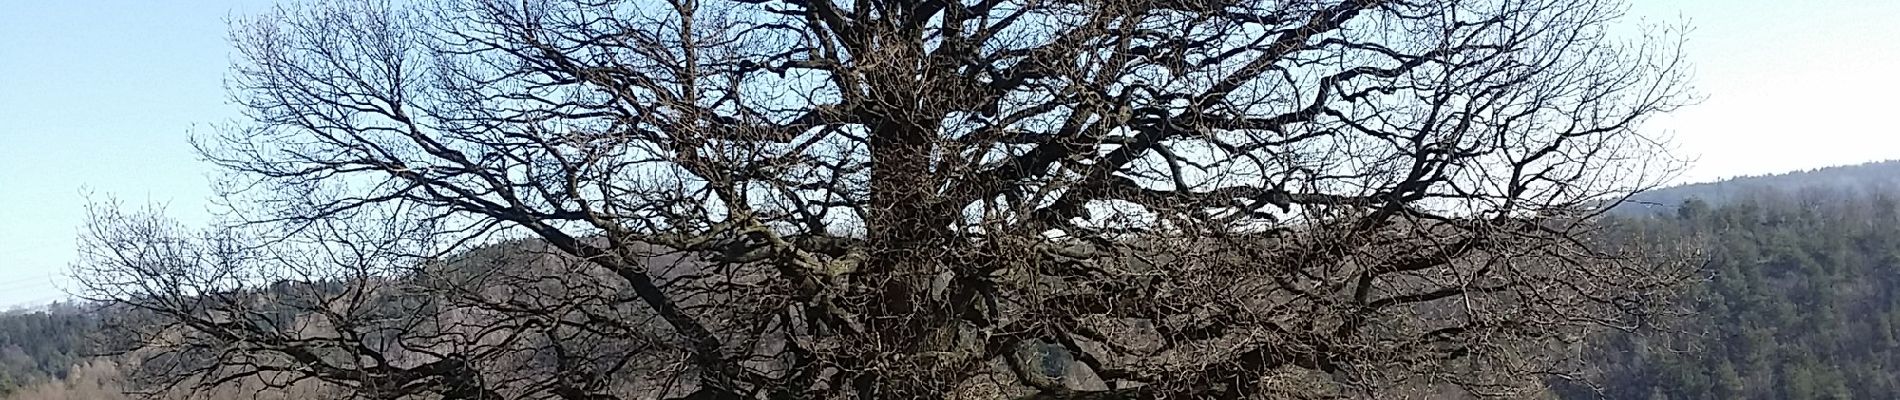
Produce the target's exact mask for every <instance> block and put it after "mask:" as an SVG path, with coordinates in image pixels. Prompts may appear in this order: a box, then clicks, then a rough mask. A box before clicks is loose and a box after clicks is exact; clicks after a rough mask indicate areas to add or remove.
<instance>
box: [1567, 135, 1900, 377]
mask: <svg viewBox="0 0 1900 400" xmlns="http://www.w3.org/2000/svg"><path fill="white" fill-rule="evenodd" d="M1897 177H1900V163H1892V162H1887V163H1877V164H1867V165H1861V166H1854V167H1842V168H1829V169H1822V170H1815V171H1808V172H1803V173H1794V174H1784V175H1775V176H1767V177H1757V178H1746V179H1737V180H1733V181H1729V182H1723V183H1718V184H1711V185H1697V186H1692V187H1685V188H1679V189H1672V190H1669V191H1664V192H1663V193H1661V194H1664V195H1669V196H1672V197H1669V198H1670V199H1679V198H1683V197H1688V198H1690V199H1689V200H1687V201H1683V200H1671V201H1675V202H1676V203H1678V205H1677V206H1675V207H1671V208H1672V209H1673V211H1672V212H1668V213H1656V214H1651V215H1648V216H1634V217H1625V218H1624V219H1622V220H1621V221H1620V223H1621V225H1622V226H1623V227H1624V228H1627V229H1631V230H1641V231H1643V232H1646V233H1647V234H1649V235H1660V236H1662V237H1663V238H1674V239H1676V240H1680V241H1684V242H1693V243H1699V244H1703V245H1705V246H1706V250H1705V251H1706V253H1705V256H1706V257H1707V264H1706V272H1707V274H1708V276H1709V278H1708V280H1707V281H1706V282H1704V283H1703V284H1701V285H1698V286H1696V287H1694V288H1693V289H1692V293H1690V296H1688V298H1690V299H1691V300H1689V301H1688V302H1686V303H1685V304H1683V309H1685V310H1687V311H1689V313H1688V314H1687V316H1686V318H1684V319H1682V320H1680V321H1678V322H1679V325H1673V326H1670V328H1671V329H1669V332H1668V333H1663V334H1642V335H1630V334H1620V335H1608V336H1606V337H1603V338H1601V340H1598V341H1596V342H1595V343H1594V344H1595V346H1596V347H1595V348H1593V349H1592V350H1591V355H1590V358H1591V364H1592V365H1593V366H1594V367H1595V368H1596V369H1597V370H1598V373H1599V374H1600V375H1599V376H1598V377H1599V381H1600V383H1601V384H1602V387H1601V389H1602V391H1601V392H1591V391H1577V392H1571V393H1568V396H1566V397H1569V398H1611V399H1656V400H1664V399H1667V400H1683V399H1849V398H1864V399H1891V398H1900V339H1896V338H1900V190H1896V189H1895V188H1896V185H1894V184H1893V182H1894V181H1895V180H1896V178H1897ZM1701 196H1707V197H1706V198H1707V199H1708V200H1707V201H1704V200H1702V199H1701V198H1700V197H1701Z"/></svg>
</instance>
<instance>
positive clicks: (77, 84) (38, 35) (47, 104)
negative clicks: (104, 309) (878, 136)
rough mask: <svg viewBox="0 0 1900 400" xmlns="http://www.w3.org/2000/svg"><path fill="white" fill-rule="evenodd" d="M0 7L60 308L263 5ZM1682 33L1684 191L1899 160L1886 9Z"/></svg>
mask: <svg viewBox="0 0 1900 400" xmlns="http://www.w3.org/2000/svg"><path fill="white" fill-rule="evenodd" d="M7 3H8V4H6V5H5V6H4V7H0V306H5V305H14V304H24V303H39V302H44V301H47V300H52V299H56V298H59V297H62V293H63V292H62V289H65V288H66V284H64V283H63V282H65V279H64V278H63V275H64V274H65V273H66V270H67V266H68V263H70V262H71V260H72V258H73V256H74V252H75V250H74V240H75V239H76V237H77V234H78V228H79V224H80V223H81V222H82V220H83V218H84V215H83V212H84V210H83V208H82V206H83V205H84V204H85V202H86V200H87V197H86V194H87V193H91V195H92V196H93V198H96V199H103V198H105V197H107V196H110V197H116V198H118V199H121V200H125V201H127V202H130V203H135V204H136V203H144V202H159V203H166V204H168V205H169V206H168V211H170V212H171V213H172V214H174V215H176V216H180V217H183V218H185V219H188V220H191V219H202V218H203V216H204V215H205V209H206V207H207V206H206V203H205V201H204V198H205V197H206V196H207V195H208V194H209V192H208V190H207V177H208V175H207V174H209V173H211V172H212V171H211V170H210V169H209V168H206V167H204V166H203V165H202V164H201V163H199V162H198V161H197V158H196V156H195V155H194V154H193V153H192V151H191V148H190V145H189V144H188V143H187V142H186V139H187V138H188V137H189V136H190V134H191V133H192V132H193V131H195V130H200V131H201V130H203V129H208V125H209V124H215V123H218V122H221V121H225V120H228V119H230V118H234V117H236V116H237V115H236V112H237V110H236V108H235V107H234V106H232V105H230V104H228V103H227V102H226V99H225V92H224V90H223V86H222V85H223V82H222V80H223V77H224V75H225V69H226V68H227V67H228V60H229V58H228V57H227V56H228V54H229V46H227V44H226V42H225V38H224V33H225V20H226V19H227V18H228V17H230V16H234V15H248V14H254V13H257V12H261V11H265V10H266V9H267V8H268V7H269V5H270V4H271V3H272V2H271V1H270V0H200V1H162V2H161V1H130V0H118V1H98V0H58V1H24V0H22V1H9V2H7ZM1635 3H1637V4H1635V5H1634V7H1633V8H1632V10H1631V14H1632V15H1631V16H1632V17H1633V18H1632V21H1634V20H1635V19H1638V18H1640V19H1646V20H1650V21H1657V22H1678V21H1687V22H1689V23H1690V24H1691V25H1693V26H1694V27H1695V30H1694V31H1693V32H1692V36H1691V38H1690V43H1689V44H1688V49H1689V51H1690V55H1689V56H1690V61H1691V62H1692V63H1693V64H1694V65H1695V67H1696V71H1697V75H1696V86H1697V88H1698V89H1699V90H1700V91H1701V92H1702V93H1704V94H1706V95H1707V96H1708V100H1707V101H1706V102H1704V103H1702V104H1701V105H1698V106H1695V107H1691V108H1688V109H1685V110H1683V111H1681V112H1678V113H1677V114H1674V115H1670V116H1667V117H1664V118H1661V119H1659V120H1656V121H1654V122H1653V123H1652V124H1651V125H1650V127H1651V128H1653V129H1655V130H1657V131H1667V132H1670V133H1671V134H1673V136H1674V137H1675V143H1676V144H1677V146H1678V147H1679V149H1680V153H1681V154H1682V155H1684V156H1688V157H1691V158H1694V159H1695V160H1696V161H1697V164H1696V166H1695V167H1694V169H1692V170H1691V171H1690V172H1689V173H1688V174H1687V176H1685V177H1684V179H1685V180H1690V181H1700V180H1709V179H1715V178H1721V177H1728V176H1735V175H1749V174H1761V173H1770V172H1778V171H1786V170H1793V169H1803V168H1813V167H1820V166H1827V165H1839V164H1851V163H1858V162H1864V161H1872V160H1882V159H1894V158H1900V128H1896V127H1895V126H1894V125H1893V124H1891V123H1888V122H1887V121H1889V120H1890V118H1889V117H1888V115H1890V114H1892V113H1897V112H1900V100H1896V99H1895V97H1894V93H1900V24H1894V23H1892V22H1894V21H1900V1H1887V0H1852V1H1849V0H1815V1H1803V2H1793V1H1786V0H1726V1H1725V0H1643V1H1635Z"/></svg>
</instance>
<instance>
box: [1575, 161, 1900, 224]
mask: <svg viewBox="0 0 1900 400" xmlns="http://www.w3.org/2000/svg"><path fill="white" fill-rule="evenodd" d="M1895 188H1900V160H1887V161H1875V162H1868V163H1861V164H1854V165H1842V166H1833V167H1822V168H1814V169H1807V170H1801V171H1793V172H1784V173H1779V174H1770V175H1755V176H1741V177H1734V178H1728V179H1723V180H1719V181H1714V182H1703V183H1691V184H1684V185H1677V186H1670V187H1664V188H1660V189H1656V190H1651V191H1647V192H1643V193H1638V194H1636V195H1635V196H1631V197H1630V199H1629V201H1627V202H1624V203H1623V204H1621V205H1618V206H1617V208H1616V209H1615V210H1613V211H1614V212H1615V213H1617V214H1623V215H1647V214H1654V213H1663V212H1674V210H1675V209H1676V207H1677V206H1679V205H1681V204H1682V202H1683V201H1685V200H1689V199H1692V198H1693V199H1701V200H1702V201H1704V202H1708V203H1709V204H1710V205H1721V204H1724V203H1727V202H1729V201H1730V200H1732V199H1735V198H1737V197H1739V196H1742V195H1744V194H1749V193H1753V192H1759V191H1763V190H1776V191H1786V192H1798V191H1802V190H1807V189H1828V190H1844V189H1861V190H1881V191H1889V192H1894V191H1896V190H1895Z"/></svg>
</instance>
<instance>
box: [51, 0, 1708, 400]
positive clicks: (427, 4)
mask: <svg viewBox="0 0 1900 400" xmlns="http://www.w3.org/2000/svg"><path fill="white" fill-rule="evenodd" d="M1620 7H1621V4H1619V3H1618V2H1616V1H1613V0H1407V1H1400V0H1389V1H1382V0H1302V1H1293V0H1252V1H1249V0H1090V1H1070V0H934V1H931V0H925V1H889V0H857V1H853V2H848V4H846V3H841V2H838V1H835V0H673V1H669V2H648V1H610V0H566V1H545V2H541V1H536V2H520V3H512V2H504V1H496V0H469V1H417V2H413V4H407V3H406V4H403V5H391V4H385V3H382V2H373V1H338V2H324V3H321V4H315V5H309V6H303V7H286V8H283V9H280V10H278V11H277V12H274V13H270V14H267V15H263V16H260V17H256V18H253V19H249V20H245V21H241V22H240V23H238V24H237V25H236V27H235V29H234V37H235V43H236V45H237V48H238V50H239V54H240V57H239V59H238V61H237V63H236V66H235V67H234V68H235V73H234V76H233V79H232V82H231V85H232V87H233V91H234V94H235V98H236V100H237V101H238V102H239V103H241V104H242V105H243V106H244V108H245V110H247V111H248V113H249V121H248V122H247V123H243V124H239V125H235V126H233V127H231V128H229V129H226V130H223V131H222V132H221V134H219V135H216V136H215V137H208V138H205V140H203V141H201V142H200V143H199V144H200V148H201V149H202V151H203V153H204V154H205V155H206V157H207V158H208V159H210V160H211V161H212V162H214V163H216V164H217V165H218V166H220V167H223V168H224V169H225V170H226V171H228V172H229V181H228V182H226V183H228V185H226V186H224V187H225V188H227V189H229V190H227V191H226V192H225V197H224V198H226V199H229V200H230V201H231V204H232V206H233V207H232V210H233V214H232V216H233V217H234V218H235V219H237V220H239V221H241V222H242V224H241V225H240V227H241V228H234V229H237V230H235V231H232V232H245V233H244V234H243V235H242V236H243V237H242V240H240V241H239V242H241V243H245V245H241V246H239V245H234V246H231V247H232V249H231V251H230V252H231V253H234V254H251V253H252V252H267V253H268V252H278V251H282V250H273V249H280V248H289V249H297V250H295V251H292V252H291V253H290V254H284V255H282V256H279V257H270V259H274V260H301V261H272V262H259V263H253V262H226V261H223V260H212V259H208V258H205V257H197V256H196V253H193V256H194V257H196V258H198V259H203V260H201V261H197V262H189V263H183V265H180V267H181V268H182V269H184V270H197V271H229V272H228V273H230V274H236V275H240V276H242V277H240V278H233V280H232V281H231V282H234V283H232V285H233V286H234V287H235V286H243V285H242V284H243V283H254V282H257V281H260V280H269V279H277V278H274V277H275V276H280V275H269V274H267V273H262V272H259V274H261V275H257V277H252V275H245V274H246V272H244V271H266V269H267V268H266V265H272V264H291V265H297V264H302V263H312V264H322V265H326V266H328V267H325V268H310V269H308V270H309V271H312V272H313V273H308V274H298V275H299V276H301V277H302V278H301V279H298V280H299V281H316V280H324V281H327V282H343V283H340V285H342V286H344V287H343V288H341V289H337V292H336V293H364V294H363V295H357V297H354V298H352V297H338V295H335V294H322V293H319V292H312V293H311V294H310V295H309V296H304V298H310V299H319V300H322V301H314V302H306V303H305V304H306V305H307V307H303V308H304V309H308V310H310V311H312V312H315V311H317V310H325V309H335V308H338V307H340V305H341V304H357V303H362V304H368V303H367V302H368V301H369V300H364V299H376V298H386V299H394V298H398V297H401V296H398V295H399V294H402V295H408V296H411V297H413V298H415V299H418V300H415V302H414V303H402V304H410V305H414V307H420V306H421V305H428V306H429V307H433V308H430V310H433V311H430V312H428V313H421V312H419V311H416V310H412V309H408V308H403V307H405V306H392V307H395V308H394V309H397V310H404V311H403V312H400V313H396V314H399V315H396V316H395V317H389V318H382V319H376V318H371V317H370V314H374V312H371V311H368V310H387V309H386V308H380V307H367V306H364V307H361V309H362V310H365V311H362V313H361V315H358V314H342V313H335V314H338V316H337V317H334V318H333V319H335V321H330V322H328V324H329V326H330V327H329V328H327V329H328V330H326V331H325V332H324V333H322V334H317V335H314V337H320V338H323V339H321V340H315V341H299V340H290V339H276V338H275V337H277V336H283V334H282V333H281V332H283V331H284V328H282V327H278V326H274V325H270V324H266V323H264V322H245V321H249V320H242V321H231V322H229V323H221V322H216V321H218V319H217V318H224V317H219V315H223V314H220V313H221V312H224V311H218V312H211V311H205V310H202V309H200V308H193V307H198V306H197V305H196V304H197V303H195V302H200V301H205V300H203V299H205V298H207V297H210V296H211V293H215V292H217V290H214V289H215V288H204V289H196V288H190V286H176V285H169V284H163V282H156V281H154V279H162V278H165V277H168V276H170V275H166V274H170V273H171V272H164V273H154V272H151V271H147V270H146V269H141V267H140V265H144V264H149V263H150V260H146V261H141V260H142V259H140V258H137V257H131V258H127V257H97V258H94V259H93V261H90V262H89V263H87V264H86V266H90V267H94V268H95V269H96V270H97V274H95V275H96V276H99V277H118V278H123V279H124V280H125V282H118V281H113V280H101V281H99V282H98V283H101V284H103V286H102V285H93V286H92V287H94V288H104V289H106V291H107V292H108V293H102V295H101V296H100V297H101V298H112V299H120V300H121V301H125V302H130V303H135V304H140V305H142V306H145V307H147V308H150V309H153V310H154V311H156V312H157V313H158V314H162V315H163V318H169V319H165V320H167V321H175V322H179V323H180V324H179V325H178V326H179V329H181V330H182V332H181V333H177V334H175V335H174V336H183V337H188V338H199V339H194V340H195V341H194V340H182V341H183V342H190V343H196V344H197V345H200V347H202V349H201V351H203V352H209V353H211V354H217V355H218V356H215V357H210V358H207V360H209V362H206V363H200V364H199V365H205V366H208V367H205V368H200V369H195V370H191V371H189V373H186V374H177V375H173V376H179V377H183V376H189V377H192V378H191V379H195V380H193V381H192V382H195V383H194V384H216V383H218V382H222V381H225V380H228V379H231V378H230V377H233V376H243V375H246V374H257V373H263V372H270V373H273V374H283V375H285V376H293V377H303V378H310V379H319V380H323V381H326V382H332V383H334V384H337V385H341V386H344V387H349V388H354V390H356V392H358V393H360V394H362V395H363V396H365V397H371V398H397V397H403V396H406V395H419V394H422V393H434V394H433V395H435V396H446V397H452V398H566V399H611V398H648V397H663V396H695V397H697V398H840V397H853V396H855V397H858V398H944V397H959V398H986V397H1031V398H1251V397H1278V396H1290V395H1293V394H1297V393H1305V394H1313V395H1320V396H1355V395H1363V394H1374V393H1389V392H1390V391H1392V390H1396V388H1407V387H1411V388H1416V387H1431V388H1437V389H1440V390H1457V391H1465V392H1470V393H1475V394H1481V395H1521V393H1522V392H1521V391H1522V390H1534V389H1535V387H1536V386H1537V385H1538V381H1539V380H1541V379H1545V378H1549V377H1553V376H1563V375H1564V374H1565V373H1566V371H1567V370H1566V369H1565V368H1564V367H1563V366H1564V364H1563V361H1565V360H1566V354H1567V353H1568V351H1567V350H1565V349H1566V348H1567V347H1568V346H1569V345H1570V344H1572V343H1574V342H1575V341H1576V340H1578V338H1579V337H1581V335H1583V334H1584V333H1586V332H1588V331H1589V330H1590V329H1595V328H1604V327H1608V328H1631V327H1634V326H1637V325H1639V324H1640V323H1641V318H1642V317H1643V316H1645V315H1646V314H1647V313H1648V312H1651V311H1653V310H1654V307H1655V306H1656V305H1658V304H1661V303H1662V302H1659V301H1658V300H1659V299H1663V298H1665V297H1666V295H1667V294H1668V293H1669V292H1670V291H1669V289H1670V288H1671V287H1673V286H1674V285H1676V284H1677V283H1678V282H1681V281H1682V280H1683V279H1684V278H1685V276H1686V274H1684V273H1683V269H1682V268H1681V267H1682V266H1681V265H1680V264H1679V263H1672V262H1669V260H1667V259H1666V258H1662V257H1653V256H1645V255H1644V253H1640V252H1632V251H1631V247H1628V246H1620V245H1612V244H1610V243H1605V242H1603V241H1602V240H1601V239H1600V238H1598V237H1595V236H1592V235H1591V232H1592V230H1593V229H1595V227H1596V225H1595V224H1594V221H1595V214H1596V213H1597V212H1598V211H1599V210H1601V209H1603V208H1604V206H1605V205H1606V204H1614V203H1615V202H1616V201H1618V200H1619V199H1621V196H1622V195H1625V194H1627V193H1630V192H1631V191H1634V190H1638V189H1642V188H1644V187H1646V185H1649V184H1653V183H1656V182H1658V181H1659V180H1658V179H1659V178H1661V177H1663V174H1664V173H1666V172H1668V171H1669V169H1670V168H1671V167H1673V165H1674V164H1673V163H1671V162H1670V161H1668V159H1667V157H1666V155H1665V154H1664V153H1663V150H1664V149H1662V145H1661V144H1660V143H1659V142H1657V141H1656V140H1655V138H1653V137H1651V136H1648V135H1644V134H1642V133H1641V132H1639V131H1638V130H1637V128H1638V127H1639V126H1640V124H1641V123H1642V122H1643V121H1644V119H1645V118H1646V117H1648V116H1651V115H1655V114H1657V113H1661V112H1667V111H1670V110H1672V109H1674V108H1675V107H1677V106H1679V105H1681V104H1683V103H1684V102H1685V101H1686V100H1689V98H1688V97H1687V95H1686V90H1687V88H1686V86H1685V84H1684V75H1683V68H1684V67H1683V66H1682V65H1680V64H1679V62H1680V57H1679V54H1678V53H1677V52H1676V51H1677V48H1676V47H1675V44H1676V43H1675V42H1674V41H1673V40H1675V39H1676V37H1677V36H1676V33H1674V31H1668V30H1664V31H1661V32H1649V33H1653V35H1636V36H1629V35H1618V34H1615V31H1618V29H1619V28H1618V27H1620V26H1622V25H1618V24H1617V21H1618V20H1619V18H1618V17H1620V12H1621V8H1620ZM102 226H107V227H110V226H113V224H109V223H108V224H103V225H102ZM104 233H105V234H103V235H97V236H96V237H98V238H107V239H110V238H114V237H119V238H126V237H127V236H126V235H115V234H113V233H112V232H109V231H108V232H104ZM507 238H527V239H530V240H529V241H527V242H521V244H519V245H518V246H515V247H509V248H511V249H515V250H514V251H513V252H509V251H501V252H499V253H498V254H490V255H489V256H486V257H489V258H487V259H486V260H487V261H470V259H467V258H466V257H464V258H463V259H460V260H459V261H457V262H454V263H449V262H445V261H444V260H446V259H447V258H446V257H445V256H446V255H450V254H458V252H460V251H461V250H465V249H468V248H471V246H474V245H477V244H481V243H487V242H492V241H495V240H501V239H507ZM213 239H214V240H210V241H208V242H203V241H201V242H199V243H218V242H220V241H225V240H224V239H217V238H213ZM226 239H229V238H226ZM110 242H112V241H111V240H105V241H103V242H102V243H105V244H100V245H95V246H93V248H95V249H116V248H117V247H115V246H117V245H115V244H112V243H110ZM129 242H132V243H137V242H138V241H136V240H131V241H129ZM209 247H210V248H217V247H220V246H209ZM491 249H492V248H491ZM345 250H348V251H345ZM490 252H491V253H492V252H494V251H492V250H490ZM207 254H218V253H217V252H210V253H207ZM336 254H355V255H354V256H351V257H337V256H335V255H336ZM1657 254H1660V253H1657ZM213 258H215V257H213ZM157 259H164V258H163V257H161V258H157ZM253 264H255V265H253ZM450 265H454V266H455V267H450ZM468 265H487V267H478V268H468V267H467V266H468ZM102 279H103V278H102ZM221 279H222V278H221ZM154 283H159V284H160V285H158V286H157V287H140V286H136V285H150V284H154ZM122 284H130V285H133V286H119V285H122ZM377 284H386V285H387V288H368V287H366V286H369V285H377ZM132 287H136V288H139V289H136V290H134V289H123V288H132ZM176 288H188V289H183V291H179V290H177V289H176ZM114 290H118V291H119V292H112V291H114ZM232 290H236V289H232ZM244 293H250V292H244ZM378 301H380V300H378ZM181 302H182V303H181ZM273 303H283V301H274V302H273V301H268V299H266V300H257V301H250V300H244V301H240V300H236V299H227V300H219V301H218V302H217V304H219V306H217V307H212V308H230V307H235V305H238V304H273ZM344 308H349V307H344ZM445 313H454V314H456V315H458V316H457V317H455V318H452V320H453V322H431V323H430V324H421V323H420V322H417V321H422V320H424V319H427V318H422V317H419V316H418V315H420V314H429V316H430V318H434V320H443V319H442V318H440V317H439V316H440V315H442V314H445ZM315 315H323V314H321V313H319V314H315ZM326 316H327V315H326ZM163 318H162V319H163ZM370 320H375V321H385V323H391V324H395V325H397V326H405V327H408V328H405V329H401V330H394V331H390V332H394V334H393V336H390V337H391V338H390V339H387V340H389V341H390V342H389V343H394V345H392V346H383V347H377V346H368V345H364V343H369V342H371V341H372V339H371V338H370V337H368V336H366V335H365V334H364V333H363V332H369V331H376V330H377V329H382V328H375V327H373V326H372V325H365V324H364V323H362V322H360V321H370ZM389 321H396V322H402V321H409V322H403V323H396V322H389ZM443 321H446V320H443ZM247 323H248V325H245V324H247ZM236 325H242V326H243V327H242V329H241V331H243V332H249V333H242V334H227V333H225V332H227V331H229V330H230V329H237V328H229V327H228V326H236ZM423 325H428V326H427V327H423ZM449 325H456V326H449ZM425 328H426V329H425ZM206 335H208V336H206ZM221 335H222V336H221ZM233 335H235V336H233ZM246 335H251V336H246ZM207 337H208V339H207ZM211 339H215V340H211ZM156 342H157V341H155V343H156ZM326 346H328V347H326ZM332 347H334V348H332ZM316 348H323V349H328V350H324V351H328V352H330V353H324V354H315V353H313V354H311V355H308V356H300V355H298V354H300V353H299V352H309V351H315V350H311V349H316ZM390 348H402V349H404V351H405V352H407V353H413V354H414V356H413V357H412V359H411V360H410V361H406V363H405V361H398V360H394V359H385V358H387V354H390V353H391V350H390ZM238 352H242V353H244V354H261V353H259V352H267V353H271V354H278V355H281V356H282V357H288V358H289V359H290V360H293V361H294V362H291V361H281V360H278V361H267V362H265V361H245V360H236V359H234V356H233V354H236V353H238ZM634 377H638V379H635V378H634ZM180 379H183V378H180ZM1315 385H1317V386H1315Z"/></svg>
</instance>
